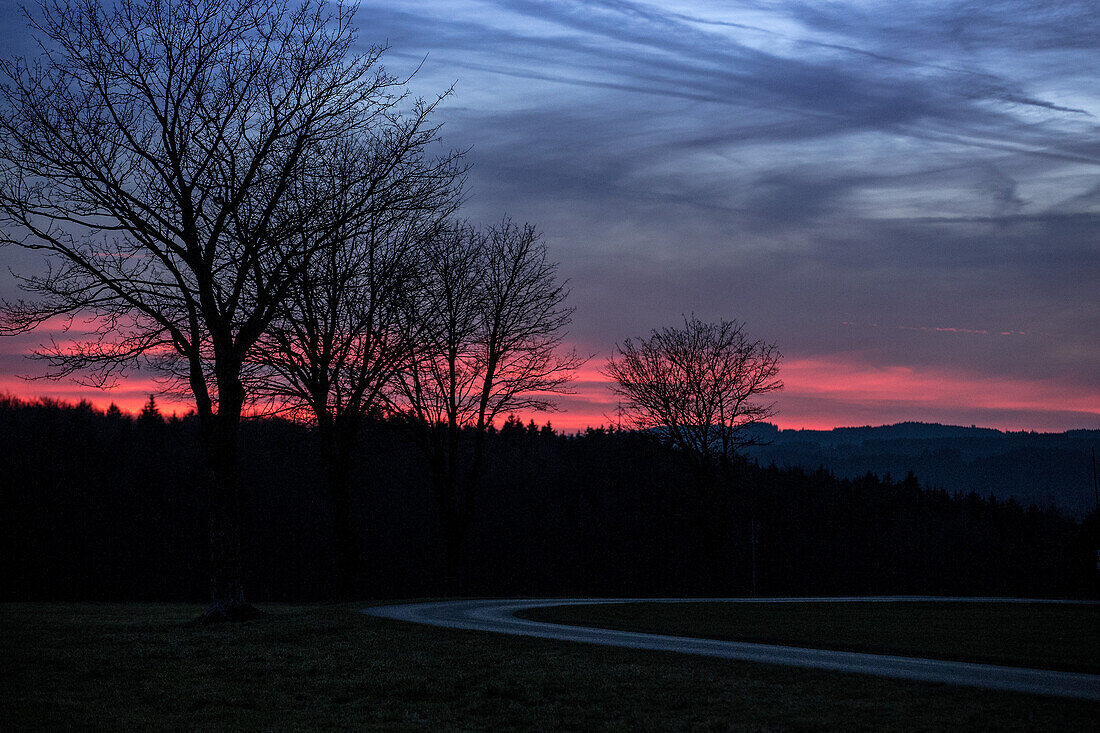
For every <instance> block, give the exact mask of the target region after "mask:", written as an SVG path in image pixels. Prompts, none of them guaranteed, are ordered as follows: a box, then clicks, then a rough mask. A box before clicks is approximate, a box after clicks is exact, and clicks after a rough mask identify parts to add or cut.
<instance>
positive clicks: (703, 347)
mask: <svg viewBox="0 0 1100 733" xmlns="http://www.w3.org/2000/svg"><path fill="white" fill-rule="evenodd" d="M780 358H781V355H780V353H779V351H778V349H776V347H775V346H773V345H772V344H768V343H765V342H764V341H761V340H755V341H754V340H750V339H749V337H748V335H747V334H746V333H745V326H744V324H743V323H739V322H738V321H719V322H718V323H703V322H702V321H700V320H699V319H697V318H696V317H695V316H692V317H691V318H690V319H688V318H685V319H684V327H683V328H663V329H661V330H660V331H653V332H652V334H651V335H650V337H649V338H648V339H646V338H639V339H638V340H637V341H634V340H632V339H626V341H624V342H623V344H622V345H621V346H616V353H615V354H613V355H612V356H611V358H609V359H608V360H607V364H606V366H605V367H604V374H605V375H606V376H608V377H610V378H611V380H612V384H611V389H612V391H613V392H614V393H615V394H616V395H618V396H619V397H621V398H622V399H623V403H622V404H623V405H624V406H625V408H626V410H627V415H628V417H627V419H628V421H629V422H630V423H631V424H632V425H633V426H634V427H635V428H637V429H639V430H654V431H657V432H658V433H659V434H660V435H661V436H662V437H663V438H664V439H665V440H666V441H667V442H668V443H670V444H672V445H673V446H675V447H677V448H679V449H680V450H682V451H684V452H685V453H686V454H688V455H691V456H694V457H695V458H696V460H697V461H698V462H699V463H700V464H703V465H713V464H715V463H718V462H723V461H727V462H728V461H729V460H730V459H731V458H733V456H734V455H735V454H736V452H737V451H738V449H740V448H744V447H746V446H749V445H753V444H754V442H755V441H754V439H753V438H752V437H751V436H748V435H746V433H745V428H746V427H748V426H749V425H751V424H753V423H756V422H760V421H761V420H765V419H767V418H769V417H771V416H773V415H774V414H775V405H774V403H762V402H758V401H757V398H758V397H759V396H761V395H765V394H768V393H771V392H775V391H777V390H779V389H782V387H783V382H782V381H781V380H780V379H779V378H778V374H779V360H780Z"/></svg>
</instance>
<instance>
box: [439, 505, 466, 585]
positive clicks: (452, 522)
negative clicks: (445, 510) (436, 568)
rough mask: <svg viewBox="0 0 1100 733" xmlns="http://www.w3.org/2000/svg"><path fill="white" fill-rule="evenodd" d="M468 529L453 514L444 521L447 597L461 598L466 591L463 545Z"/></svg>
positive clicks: (444, 568) (444, 565)
mask: <svg viewBox="0 0 1100 733" xmlns="http://www.w3.org/2000/svg"><path fill="white" fill-rule="evenodd" d="M465 539H466V528H465V526H464V525H463V522H462V521H461V519H460V518H459V517H457V516H454V515H453V514H452V515H451V516H448V517H445V518H444V520H443V571H444V576H443V587H444V591H445V593H446V595H447V597H449V598H450V597H455V596H460V595H462V594H463V592H464V591H465V584H464V582H463V573H462V544H463V541H464V540H465Z"/></svg>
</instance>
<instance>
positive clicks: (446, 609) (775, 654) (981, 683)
mask: <svg viewBox="0 0 1100 733" xmlns="http://www.w3.org/2000/svg"><path fill="white" fill-rule="evenodd" d="M637 601H646V602H658V603H682V602H685V601H723V602H730V603H806V602H851V601H858V602H872V603H897V602H913V601H919V602H938V601H950V602H968V603H987V602H991V601H999V602H1009V603H1022V602H1033V601H1027V600H1023V599H1008V598H1005V599H988V598H930V597H920V596H897V597H877V598H751V599H745V598H727V599H714V598H697V599H692V598H668V599H659V600H655V599H628V598H555V599H529V600H520V599H512V600H481V601H443V602H437V603H412V604H404V605H396V606H374V607H371V608H365V609H363V612H364V613H367V614H370V615H372V616H379V617H381V618H389V619H396V620H399V621H411V622H414V623H421V624H430V625H432V626H443V627H447V628H452V629H470V630H473V631H490V632H495V633H501V634H516V635H519V636H534V637H540V638H543V639H557V640H560V641H576V642H582V643H586V644H602V645H605V646H619V647H627V648H630V649H648V650H654V651H669V652H681V653H684V654H699V655H703V656H708V657H719V658H722V659H737V660H743V661H748V662H762V663H767V664H783V665H788V666H792V667H807V668H810V669H827V670H833V671H837V672H854V673H858V674H870V675H876V676H880V677H894V678H897V679H905V680H916V681H920V682H942V683H946V684H953V685H966V686H970V687H982V688H986V689H992V690H1009V691H1012V692H1023V693H1032V694H1037V695H1054V696H1058V697H1070V698H1079V699H1083V700H1100V675H1094V674H1081V673H1075V672H1055V671H1051V670H1041V669H1026V668H1023V667H1002V666H997V665H992V664H972V663H969V662H950V661H943V660H937V659H919V658H914V657H898V656H891V655H885V654H860V653H856V652H838V651H831V650H826V649H802V648H799V647H791V646H776V645H773V644H749V643H745V642H737V641H718V640H714V639H693V638H689V637H682V636H665V635H661V634H643V633H638V632H632V631H613V630H609V629H594V628H587V627H583V626H566V625H563V624H550V623H543V622H539V621H528V620H526V619H519V618H516V617H515V615H514V614H515V613H516V612H517V611H523V610H526V609H530V608H542V607H546V606H571V605H582V604H605V603H630V602H637ZM1040 602H1043V603H1059V601H1040Z"/></svg>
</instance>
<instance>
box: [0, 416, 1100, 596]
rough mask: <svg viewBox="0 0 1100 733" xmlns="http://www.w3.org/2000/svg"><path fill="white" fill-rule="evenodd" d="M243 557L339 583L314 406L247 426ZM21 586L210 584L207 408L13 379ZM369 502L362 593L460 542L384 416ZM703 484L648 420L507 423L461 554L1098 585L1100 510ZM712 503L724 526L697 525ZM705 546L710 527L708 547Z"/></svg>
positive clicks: (79, 592)
mask: <svg viewBox="0 0 1100 733" xmlns="http://www.w3.org/2000/svg"><path fill="white" fill-rule="evenodd" d="M241 440H242V446H241V459H242V465H241V470H242V486H243V489H244V502H245V503H246V511H245V512H244V516H245V517H246V527H245V535H244V543H245V575H246V578H247V580H248V581H249V584H250V587H252V588H254V589H255V590H254V595H255V597H256V598H258V599H266V600H282V599H286V600H325V599H329V598H331V597H333V595H334V592H335V590H336V589H337V587H338V571H337V567H338V558H337V557H336V554H337V551H336V545H335V542H334V540H333V538H332V536H331V533H332V529H331V528H332V519H331V516H332V515H331V513H332V507H331V505H330V503H329V499H328V497H327V495H326V493H325V490H324V487H323V485H322V481H321V474H322V472H321V470H320V466H319V465H318V463H317V459H316V457H315V456H316V455H317V450H316V446H315V445H313V440H314V437H313V435H312V434H311V432H310V430H309V429H308V428H306V427H305V426H302V425H299V424H295V423H290V422H286V421H281V420H274V419H265V420H253V421H249V422H247V423H246V424H245V429H244V431H243V434H242V439H241ZM0 441H2V445H3V446H4V456H3V460H2V461H0V502H2V507H3V511H2V512H0V551H2V552H3V558H4V571H5V579H4V581H3V584H2V585H0V587H2V588H3V599H4V600H15V599H88V600H202V599H204V598H206V597H207V595H208V593H209V588H208V583H209V574H208V572H207V568H206V567H205V560H204V558H206V557H207V553H205V552H204V551H203V550H204V548H205V543H206V541H207V535H206V525H205V521H206V520H205V515H204V512H205V509H204V502H203V499H202V495H201V492H200V491H199V484H198V481H199V479H198V473H199V471H198V466H197V461H198V455H199V453H200V450H199V436H198V426H197V424H196V423H195V421H194V419H193V418H182V419H163V418H161V417H160V416H159V415H156V414H155V413H153V412H151V411H147V413H146V414H145V415H143V416H141V417H138V418H131V417H129V416H126V415H123V414H121V413H118V412H117V411H112V412H108V413H103V412H99V411H96V410H94V409H92V408H91V407H89V406H87V405H78V406H65V405H60V404H57V403H50V402H34V403H27V402H21V401H18V400H14V399H4V400H0ZM357 456H358V460H357V461H356V463H355V465H354V467H353V473H352V486H353V497H354V502H353V507H352V509H353V516H354V521H355V524H356V528H357V529H358V531H359V532H360V534H361V536H362V539H363V542H364V558H363V564H362V568H361V571H360V573H359V581H358V586H359V587H358V593H359V595H360V596H361V597H364V598H367V597H409V596H430V595H437V594H439V593H440V589H441V588H442V585H443V573H442V564H441V557H442V541H441V539H440V537H441V533H440V531H439V527H438V519H437V515H436V514H435V513H434V511H433V506H432V504H431V502H432V497H431V494H430V489H429V482H430V477H429V475H428V469H427V467H426V465H424V462H423V459H422V458H421V457H420V456H421V454H420V453H419V452H418V451H417V450H416V448H415V447H414V446H413V445H411V444H410V443H409V442H408V440H407V439H406V438H405V437H404V434H403V433H402V432H400V431H398V430H396V429H392V428H391V426H389V425H388V424H387V423H386V422H384V421H374V422H371V423H370V424H369V425H368V426H367V429H366V430H364V432H363V435H362V436H361V443H360V449H359V451H358V452H357ZM721 483H722V486H723V487H724V490H723V491H720V492H718V495H717V496H718V498H717V499H714V500H713V501H712V503H710V504H707V505H704V504H703V503H702V500H701V498H700V497H701V495H702V492H700V490H699V486H698V485H697V483H696V481H695V480H694V479H693V473H692V472H691V470H689V467H688V466H686V465H684V463H683V461H682V460H681V457H680V456H679V455H677V454H676V453H674V452H672V451H669V450H667V449H664V448H662V447H660V446H659V445H657V444H656V443H655V441H654V440H653V438H652V436H647V435H644V434H637V433H629V432H617V431H608V430H603V429H593V430H589V431H587V432H586V433H584V434H581V435H577V436H565V435H561V434H558V433H555V432H553V431H552V430H550V429H548V428H546V427H538V426H535V425H526V426H525V425H521V424H519V423H518V422H516V421H514V420H510V421H508V422H507V423H505V424H504V425H503V426H501V428H500V429H499V430H493V431H490V434H489V436H488V438H487V443H486V461H485V474H484V477H483V480H482V482H481V486H480V489H479V493H478V496H477V511H476V513H475V515H474V517H475V518H474V524H473V526H472V528H471V533H470V538H469V540H468V542H469V544H468V546H467V548H466V552H465V555H464V558H465V559H464V562H465V564H466V567H465V577H466V578H467V585H466V592H467V593H468V594H471V595H504V594H508V595H511V594H519V595H558V594H591V595H624V596H658V595H681V594H683V595H741V594H747V593H748V592H750V590H751V588H752V569H753V563H752V556H753V553H752V545H751V542H750V537H751V536H752V535H755V537H756V552H755V557H756V585H757V592H758V593H759V594H761V595H773V594H781V595H788V594H789V595H798V594H849V593H851V594H857V593H859V594H861V593H890V594H896V593H932V594H951V595H958V594H962V595H969V594H974V595H1014V596H1034V597H1041V596H1089V597H1095V596H1096V595H1097V580H1096V572H1095V552H1096V549H1095V543H1096V541H1097V530H1098V527H1097V522H1096V516H1095V514H1094V515H1090V516H1089V517H1088V518H1086V519H1085V521H1084V522H1083V523H1082V522H1078V521H1076V520H1073V519H1070V518H1067V517H1065V516H1063V515H1061V514H1059V513H1058V512H1056V511H1052V510H1043V509H1038V508H1035V507H1030V508H1029V507H1023V506H1021V505H1019V504H1017V503H1016V502H1014V501H1007V502H1005V501H998V500H995V499H991V498H987V497H982V496H979V495H977V494H970V495H965V496H964V495H956V496H952V495H949V494H947V493H946V492H943V491H930V490H926V489H923V488H922V487H921V486H920V484H919V483H918V481H917V479H916V478H915V477H913V476H912V475H910V476H908V477H907V478H905V479H904V480H902V481H900V482H898V481H886V480H883V479H881V478H878V477H876V476H874V475H866V476H863V477H860V478H856V479H838V478H836V477H834V476H833V475H831V474H829V473H826V472H824V471H818V472H813V473H807V472H804V471H802V470H799V469H780V468H776V467H760V466H757V465H755V464H751V463H748V462H739V463H736V464H735V465H733V466H732V467H730V468H729V470H728V471H725V472H723V473H722V476H721ZM704 523H708V526H710V527H713V528H714V530H713V531H714V532H715V533H716V536H717V538H718V542H717V551H715V546H714V545H709V543H704V542H702V541H701V532H700V526H702V524H704ZM708 545H709V546H708Z"/></svg>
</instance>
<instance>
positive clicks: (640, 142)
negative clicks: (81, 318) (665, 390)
mask: <svg viewBox="0 0 1100 733" xmlns="http://www.w3.org/2000/svg"><path fill="white" fill-rule="evenodd" d="M2 7H3V9H4V13H5V17H6V18H9V19H10V18H12V10H11V8H12V5H11V4H10V3H4V4H3V5H2ZM358 19H359V23H360V26H361V28H362V37H363V39H364V41H366V42H387V43H388V44H389V47H390V50H389V52H388V53H387V55H386V60H387V67H388V68H389V69H390V70H391V71H393V72H396V73H399V74H403V73H408V72H410V71H411V70H412V69H413V68H415V67H416V66H417V65H419V64H420V63H421V61H423V65H422V66H421V69H420V71H419V72H418V74H417V76H416V77H415V79H414V80H413V83H412V87H413V89H414V91H415V92H416V93H418V94H422V95H426V96H429V95H433V94H434V93H436V92H438V91H441V90H443V89H445V88H447V87H448V86H450V85H451V84H452V83H453V84H454V85H455V92H454V95H453V96H452V97H451V98H450V99H448V100H447V101H446V102H445V103H444V104H443V105H442V107H441V109H440V112H439V116H438V119H439V121H441V122H443V123H444V138H445V142H446V144H448V145H450V146H454V147H467V146H470V147H471V148H472V149H471V152H470V160H471V162H473V164H474V169H473V171H472V174H471V178H470V192H471V197H470V202H469V206H468V211H467V215H468V216H470V217H471V218H473V219H475V220H481V221H486V222H488V221H493V220H495V219H498V218H499V217H500V216H502V215H503V214H505V213H507V214H509V215H511V216H512V217H514V218H517V219H521V220H528V221H532V222H535V223H537V224H538V225H539V226H540V228H541V229H542V230H543V232H544V233H545V236H546V240H547V242H548V243H549V245H550V247H551V249H552V253H553V256H554V257H555V258H556V259H557V260H559V261H560V262H561V266H562V270H563V272H564V273H565V274H566V275H567V276H568V277H569V278H570V279H571V281H572V289H573V304H574V305H575V306H576V307H577V314H576V318H575V324H574V328H573V331H572V338H573V340H574V341H575V342H576V343H577V345H578V348H579V349H580V350H582V351H585V352H589V353H597V354H598V356H597V358H596V359H595V360H594V361H593V366H595V365H598V364H599V363H601V362H602V359H603V358H604V357H605V356H606V355H607V354H608V353H609V351H610V349H611V347H612V346H613V345H614V343H615V342H617V341H621V340H622V339H623V338H625V337H627V336H637V335H644V334H645V333H646V332H648V331H649V330H650V329H651V328H654V327H658V326H664V325H673V324H675V323H676V322H677V321H678V320H680V317H681V314H688V313H693V312H694V313H695V314H696V315H698V316H700V317H702V318H705V319H717V318H736V319H739V320H744V321H747V322H748V327H749V330H750V331H751V332H752V333H753V334H755V335H758V336H761V337H763V338H766V339H768V340H770V341H774V342H775V343H777V344H778V345H779V347H780V349H781V350H782V351H783V353H784V354H785V355H786V357H787V360H786V363H787V367H786V369H785V377H786V380H787V384H788V388H787V390H786V391H785V392H784V393H783V394H782V396H781V397H780V398H779V407H780V410H781V413H780V423H781V424H784V425H791V426H798V425H814V426H822V425H833V424H836V425H841V424H864V423H881V422H893V421H898V420H905V419H920V420H937V421H941V422H955V423H965V424H970V423H977V424H984V425H993V426H997V427H1012V428H1034V429H1063V428H1068V427H1100V226H1098V225H1100V83H1098V76H1097V69H1100V12H1098V11H1097V8H1096V4H1095V1H1094V0H1093V1H1090V2H1072V1H1070V2H1001V1H997V0H991V1H989V2H980V3H975V2H921V3H893V2H806V3H799V2H781V1H780V2H667V3H636V2H626V1H621V0H612V1H608V2H568V1H563V0H554V1H553V2H532V1H526V0H509V1H508V2H482V1H473V0H470V1H457V2H456V1H447V2H431V1H427V2H425V1H416V2H412V1H410V2H393V1H392V0H387V1H386V2H369V1H368V2H364V3H363V4H362V5H361V9H360V12H359V16H358ZM3 40H4V43H5V44H7V45H9V46H10V47H11V48H12V49H15V50H17V49H18V48H19V47H20V46H21V45H22V43H23V41H22V38H21V37H20V36H18V35H13V31H12V28H11V26H10V25H9V26H8V27H6V28H5V31H4V35H3ZM425 56H426V60H425ZM0 258H4V263H5V264H6V263H7V262H9V261H12V260H13V259H16V258H15V257H14V256H13V255H11V254H9V253H0ZM19 259H21V258H19ZM6 350H8V351H10V350H11V347H8V348H7V349H6ZM4 363H5V364H8V363H11V359H10V358H8V359H6V360H5V362H4ZM8 371H9V372H10V371H11V370H10V369H9V370H8ZM23 371H26V367H25V366H24V367H23ZM597 381H598V380H597V379H596V378H595V375H594V374H593V373H592V370H591V369H589V370H588V371H587V372H586V374H585V375H584V378H583V380H582V384H581V385H580V389H579V394H578V395H577V396H576V397H575V398H572V399H567V400H564V401H563V406H565V407H566V408H569V409H570V410H571V412H570V413H569V414H566V415H559V416H557V417H556V418H554V419H555V422H559V423H561V424H571V423H578V424H579V423H584V422H592V421H595V422H599V416H600V414H601V412H608V406H607V404H606V403H605V401H606V400H609V399H610V397H609V396H608V395H606V393H605V392H604V391H603V389H602V387H601V386H600V385H599V384H598V383H597ZM570 415H572V417H570Z"/></svg>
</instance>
